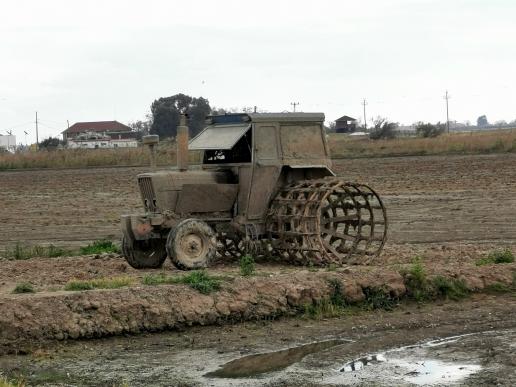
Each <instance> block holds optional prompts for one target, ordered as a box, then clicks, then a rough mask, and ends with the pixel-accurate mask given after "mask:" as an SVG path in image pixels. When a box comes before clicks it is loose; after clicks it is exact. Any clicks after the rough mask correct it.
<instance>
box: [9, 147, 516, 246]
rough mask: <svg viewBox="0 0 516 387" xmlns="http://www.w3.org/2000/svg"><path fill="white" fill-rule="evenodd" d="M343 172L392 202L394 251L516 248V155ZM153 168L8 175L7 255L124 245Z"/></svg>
mask: <svg viewBox="0 0 516 387" xmlns="http://www.w3.org/2000/svg"><path fill="white" fill-rule="evenodd" d="M334 169H335V171H336V172H337V173H338V174H339V175H341V176H344V177H346V178H347V179H349V180H351V181H360V182H365V183H368V184H370V185H371V186H372V187H373V188H374V189H375V190H377V191H378V192H379V193H380V194H381V195H382V198H383V199H384V200H385V203H386V206H387V211H388V216H389V220H390V229H389V242H390V243H395V244H396V243H428V242H460V243H466V242H475V243H482V242H493V243H505V242H509V243H515V242H516V222H514V219H515V218H516V154H497V155H476V156H447V157H441V156H427V157H406V158H383V159H382V158H378V159H356V160H339V161H336V162H335V165H334ZM146 170H147V169H146V168H95V169H73V170H38V171H13V172H0V186H1V192H2V195H0V208H1V209H2V222H1V223H0V235H2V238H1V239H0V250H1V249H2V248H3V249H5V248H6V247H9V246H13V245H14V244H15V243H16V242H18V241H21V242H27V243H31V244H49V243H53V244H57V245H68V246H77V245H80V244H84V243H85V242H87V241H91V240H95V239H99V238H113V239H118V238H119V237H120V232H119V228H118V221H119V216H120V214H121V213H131V212H133V211H138V210H139V208H140V205H141V204H140V198H139V194H138V191H137V187H136V180H135V176H136V174H138V173H140V172H143V171H146Z"/></svg>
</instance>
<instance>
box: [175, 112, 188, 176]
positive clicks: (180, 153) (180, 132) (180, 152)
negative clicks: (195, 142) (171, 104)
mask: <svg viewBox="0 0 516 387" xmlns="http://www.w3.org/2000/svg"><path fill="white" fill-rule="evenodd" d="M176 143H177V168H178V169H179V170H180V171H186V170H188V126H187V125H186V114H181V116H180V118H179V126H178V127H177V136H176Z"/></svg>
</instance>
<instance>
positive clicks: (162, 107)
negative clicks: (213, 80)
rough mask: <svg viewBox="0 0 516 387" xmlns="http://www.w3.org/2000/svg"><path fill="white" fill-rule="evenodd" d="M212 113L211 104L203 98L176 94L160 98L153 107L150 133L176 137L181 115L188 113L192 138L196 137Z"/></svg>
mask: <svg viewBox="0 0 516 387" xmlns="http://www.w3.org/2000/svg"><path fill="white" fill-rule="evenodd" d="M210 112H211V109H210V104H209V102H208V100H207V99H205V98H203V97H199V98H194V97H190V96H189V95H186V94H176V95H173V96H171V97H163V98H159V99H157V100H155V101H154V102H153V103H152V105H151V113H152V125H151V128H150V132H151V133H152V134H158V135H160V136H161V137H175V136H176V134H177V127H178V125H179V116H180V114H181V113H187V114H188V126H189V128H190V136H195V135H196V134H197V133H199V132H200V131H201V129H203V128H204V126H205V123H204V120H205V119H206V116H207V115H209V114H210Z"/></svg>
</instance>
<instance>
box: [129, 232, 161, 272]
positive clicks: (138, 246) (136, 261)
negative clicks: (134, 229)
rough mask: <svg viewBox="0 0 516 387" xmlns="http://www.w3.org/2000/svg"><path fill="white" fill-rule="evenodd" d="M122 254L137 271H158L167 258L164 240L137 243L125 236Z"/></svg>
mask: <svg viewBox="0 0 516 387" xmlns="http://www.w3.org/2000/svg"><path fill="white" fill-rule="evenodd" d="M122 254H123V255H124V257H125V259H126V261H127V263H128V264H129V265H131V266H132V267H134V268H135V269H156V268H158V267H161V265H163V262H165V259H166V258H167V251H166V249H165V243H164V241H163V240H162V239H149V240H145V241H137V240H134V239H132V238H128V237H126V236H125V235H124V238H123V239H122Z"/></svg>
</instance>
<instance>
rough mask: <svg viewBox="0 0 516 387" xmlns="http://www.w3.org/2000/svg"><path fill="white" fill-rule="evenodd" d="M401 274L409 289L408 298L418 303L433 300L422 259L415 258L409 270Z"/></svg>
mask: <svg viewBox="0 0 516 387" xmlns="http://www.w3.org/2000/svg"><path fill="white" fill-rule="evenodd" d="M400 274H401V275H402V276H403V277H404V280H405V286H406V288H407V296H408V297H409V298H412V299H414V300H415V301H417V302H423V301H426V300H428V299H430V298H431V289H430V286H429V283H428V279H427V276H426V272H425V268H424V267H423V264H422V263H421V257H415V258H414V259H413V261H412V265H411V267H410V268H409V269H408V270H403V271H401V272H400Z"/></svg>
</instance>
